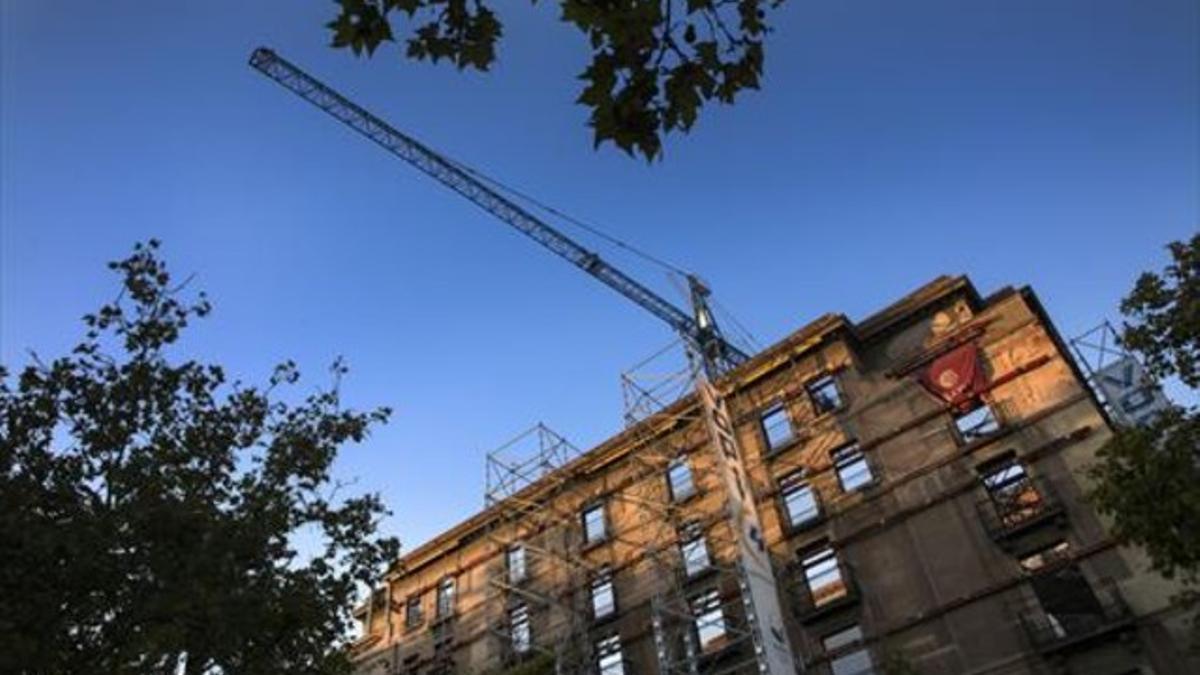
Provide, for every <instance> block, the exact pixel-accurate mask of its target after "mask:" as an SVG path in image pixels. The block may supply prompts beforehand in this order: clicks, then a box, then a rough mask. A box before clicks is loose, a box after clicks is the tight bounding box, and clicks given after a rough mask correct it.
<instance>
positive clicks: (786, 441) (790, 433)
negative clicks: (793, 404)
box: [758, 401, 798, 456]
mask: <svg viewBox="0 0 1200 675" xmlns="http://www.w3.org/2000/svg"><path fill="white" fill-rule="evenodd" d="M775 415H782V416H783V425H784V428H785V429H786V430H787V436H786V437H783V438H780V439H778V440H776V439H774V438H773V437H772V435H771V430H772V429H777V428H779V426H780V425H779V424H771V425H769V424H768V423H767V419H768V418H770V417H774V416H775ZM758 431H759V433H760V434H761V435H762V442H763V447H764V448H766V454H767V455H768V456H769V455H774V454H776V453H779V452H782V451H783V450H784V449H786V448H787V447H788V446H790V445H792V444H793V443H795V442H796V439H797V438H798V434H797V433H796V426H795V422H793V420H792V413H791V411H790V410H788V406H787V403H786V402H784V401H777V402H775V403H772V404H771V405H769V406H767V407H766V408H764V409H763V410H762V412H760V413H759V415H758Z"/></svg>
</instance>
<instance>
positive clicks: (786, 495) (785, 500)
mask: <svg viewBox="0 0 1200 675" xmlns="http://www.w3.org/2000/svg"><path fill="white" fill-rule="evenodd" d="M775 483H776V485H778V487H779V489H778V498H779V508H780V511H781V512H782V515H783V519H782V520H783V522H784V523H785V525H786V529H787V530H788V531H789V532H796V531H799V530H802V529H805V528H807V527H810V526H812V525H813V524H815V523H817V522H819V521H820V520H821V516H822V512H821V494H820V492H818V491H817V487H816V486H815V485H813V483H812V481H811V480H809V479H808V472H807V471H806V470H804V469H796V470H795V471H789V472H788V473H785V474H784V475H782V476H780V477H779V478H778V479H777V480H776V481H775ZM803 492H807V493H808V500H809V501H810V502H811V503H812V509H811V513H810V514H809V515H808V516H807V517H805V518H804V519H802V520H796V518H795V514H793V513H792V508H791V501H790V499H791V497H792V496H793V495H796V494H799V493H803Z"/></svg>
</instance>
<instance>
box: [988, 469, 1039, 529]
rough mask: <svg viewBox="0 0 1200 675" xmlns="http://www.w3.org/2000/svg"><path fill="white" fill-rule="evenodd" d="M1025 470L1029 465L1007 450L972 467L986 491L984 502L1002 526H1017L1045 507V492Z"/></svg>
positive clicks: (1036, 514) (1032, 517)
mask: <svg viewBox="0 0 1200 675" xmlns="http://www.w3.org/2000/svg"><path fill="white" fill-rule="evenodd" d="M1029 469H1030V467H1029V465H1028V464H1026V463H1025V462H1024V461H1023V460H1022V459H1021V458H1020V457H1018V456H1017V455H1016V453H1015V452H1011V451H1010V452H1008V453H1005V454H1004V455H1001V456H999V457H996V458H994V459H992V460H990V461H988V462H986V463H984V464H982V465H980V466H978V467H976V469H975V471H976V473H977V474H978V475H979V482H980V484H981V485H982V486H983V490H984V492H985V493H987V498H988V503H990V504H991V505H992V509H993V510H994V511H995V514H996V516H997V517H998V518H999V519H1000V523H1001V524H1002V525H1003V526H1004V527H1016V526H1019V525H1020V524H1022V523H1024V522H1026V521H1029V520H1031V519H1034V518H1036V517H1037V516H1038V515H1039V514H1041V513H1044V512H1045V510H1046V508H1047V495H1046V494H1045V492H1044V491H1043V490H1042V488H1041V486H1039V485H1038V483H1037V481H1036V480H1035V478H1034V476H1033V475H1032V474H1031V473H1030V471H1029ZM1002 474H1007V475H1002Z"/></svg>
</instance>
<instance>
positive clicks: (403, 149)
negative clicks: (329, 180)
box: [250, 47, 747, 371]
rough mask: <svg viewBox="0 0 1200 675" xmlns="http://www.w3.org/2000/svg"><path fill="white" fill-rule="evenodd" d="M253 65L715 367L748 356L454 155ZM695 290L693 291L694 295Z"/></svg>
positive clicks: (260, 63)
mask: <svg viewBox="0 0 1200 675" xmlns="http://www.w3.org/2000/svg"><path fill="white" fill-rule="evenodd" d="M250 65H251V66H253V67H254V68H255V69H257V70H258V71H260V72H262V73H263V74H264V75H266V76H267V77H269V78H271V79H272V80H275V81H276V82H278V83H279V84H281V85H283V86H284V87H285V88H287V89H288V90H290V91H291V92H293V93H294V94H296V95H297V96H299V97H300V98H303V99H304V100H306V101H308V102H309V103H311V104H313V105H315V106H317V107H318V108H320V109H321V110H324V111H325V112H327V113H329V114H330V115H332V116H333V117H334V118H336V119H338V120H339V121H341V122H342V123H343V124H345V125H346V126H348V127H350V128H351V129H353V130H354V131H357V132H358V133H360V134H362V135H363V136H366V137H367V138H369V139H370V140H372V141H374V142H375V143H376V144H378V145H380V146H381V147H383V148H384V149H385V150H387V151H388V152H391V153H392V154H393V155H396V156H397V157H399V158H400V159H403V160H404V161H406V162H408V163H409V164H412V165H413V166H415V167H416V168H418V169H420V170H421V171H423V172H425V173H427V174H429V175H430V176H432V177H433V178H435V179H437V180H438V181H439V182H441V183H442V184H443V185H445V186H447V187H449V188H450V189H452V190H454V191H455V192H457V193H459V194H460V195H462V196H464V197H466V198H467V199H469V200H471V201H472V202H474V203H475V204H476V205H477V206H479V207H480V208H482V209H483V210H485V211H487V212H488V213H491V214H492V215H494V216H496V217H497V218H499V219H500V220H502V221H504V222H506V223H508V224H509V225H511V226H513V227H514V228H516V229H517V230H519V231H520V232H522V233H523V234H525V235H526V236H528V237H529V238H530V239H533V240H534V241H536V242H537V243H539V244H541V245H542V246H545V247H546V248H548V249H550V250H551V251H552V252H554V253H555V254H557V255H558V256H559V257H562V258H564V259H566V260H567V261H569V262H570V263H572V264H573V265H575V266H576V267H578V268H579V269H581V270H583V271H584V272H587V273H588V274H590V275H592V276H593V277H595V278H597V279H599V280H600V281H601V282H603V283H604V284H605V285H607V286H608V287H610V288H612V289H613V290H615V291H617V292H618V293H620V294H621V295H623V296H625V297H626V298H629V299H630V300H632V301H633V302H635V303H637V304H638V305H640V306H641V307H642V308H644V309H646V310H647V311H649V312H650V313H651V314H653V315H655V316H657V317H658V318H659V319H661V320H662V321H664V322H666V323H667V325H669V326H670V327H671V328H672V329H674V330H675V331H676V332H678V333H679V334H680V335H681V336H682V337H683V338H684V340H686V341H687V342H688V343H689V345H690V346H691V347H692V348H694V349H696V350H698V352H699V353H700V354H702V355H703V356H704V358H705V360H706V361H708V362H710V365H712V366H715V368H714V369H715V370H717V371H724V370H726V369H728V368H730V367H732V366H736V365H737V364H740V363H742V362H744V361H745V360H746V359H747V356H746V355H745V354H744V353H743V352H741V351H740V350H738V349H737V348H736V347H734V346H732V345H730V344H729V343H727V342H725V340H724V339H723V338H722V337H721V336H720V334H719V333H718V332H717V331H716V330H715V326H712V327H709V326H701V325H700V323H698V322H697V321H696V319H694V318H693V317H692V316H690V315H689V314H688V313H687V312H684V311H683V310H681V309H679V308H678V307H676V306H675V305H673V304H671V303H670V302H668V301H667V300H665V299H664V298H662V297H661V296H659V295H658V294H656V293H655V292H653V291H651V290H650V289H648V288H646V287H645V286H643V285H642V284H640V283H638V282H637V281H635V280H634V279H632V278H630V277H629V276H628V275H626V274H625V273H624V272H622V271H621V270H619V269H617V268H616V267H613V266H612V265H610V264H609V263H608V262H606V261H605V260H604V259H602V258H601V257H600V256H599V255H597V254H596V253H594V252H592V251H589V250H588V249H586V248H584V247H583V246H581V245H579V244H578V243H576V242H575V241H574V240H572V239H571V238H570V237H567V236H566V235H564V234H563V233H561V232H559V231H558V230H556V229H555V228H553V227H551V226H550V225H548V224H546V223H545V222H543V221H542V220H540V219H538V218H537V217H535V216H533V215H532V214H530V213H529V212H528V211H526V210H525V209H523V208H521V207H520V206H518V205H517V204H515V203H514V202H513V201H512V200H510V199H508V198H507V197H505V196H504V195H502V194H500V193H498V192H496V191H495V190H493V189H492V188H491V187H489V186H488V185H486V184H484V183H483V182H481V181H480V180H479V179H477V178H475V177H474V176H472V175H471V174H470V173H468V172H467V171H465V170H463V169H462V168H460V167H459V166H458V165H456V164H455V163H454V162H452V161H451V160H449V159H447V158H446V157H443V156H442V155H440V154H438V153H437V152H435V151H434V150H431V149H430V148H429V147H427V146H425V145H424V144H422V143H421V142H420V141H417V140H416V139H414V138H412V137H411V136H408V135H407V134H404V133H402V132H400V131H398V130H396V129H395V128H393V127H392V126H391V125H389V124H388V123H387V122H385V121H383V120H381V119H380V118H378V117H376V116H375V115H372V114H371V113H369V112H367V111H366V110H364V109H363V108H362V107H360V106H359V105H357V104H356V103H354V102H353V101H350V100H349V99H347V98H346V97H345V96H342V95H341V94H339V93H338V92H337V91H335V90H334V89H332V88H331V87H329V86H328V85H326V84H324V83H323V82H321V81H319V80H317V79H316V78H314V77H312V76H311V75H309V74H308V73H306V72H304V71H303V70H301V69H300V68H298V67H297V66H295V65H294V64H292V63H291V62H289V61H287V60H286V59H284V58H282V57H280V56H279V55H278V54H276V53H275V52H273V51H272V50H270V49H266V48H262V47H260V48H258V49H256V50H254V53H253V54H252V55H251V56H250ZM693 288H695V284H694V282H693ZM695 295H696V293H695V292H693V296H695Z"/></svg>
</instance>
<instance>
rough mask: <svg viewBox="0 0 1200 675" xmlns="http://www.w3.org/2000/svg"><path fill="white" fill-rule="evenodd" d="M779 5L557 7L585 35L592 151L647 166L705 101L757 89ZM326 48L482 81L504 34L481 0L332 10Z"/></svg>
mask: <svg viewBox="0 0 1200 675" xmlns="http://www.w3.org/2000/svg"><path fill="white" fill-rule="evenodd" d="M533 2H536V0H533ZM783 2H784V0H559V5H560V7H561V19H562V21H563V22H565V23H568V24H571V25H572V26H574V27H575V28H576V29H577V30H578V31H579V32H580V33H582V34H583V35H584V37H585V38H586V40H587V43H588V45H589V48H590V50H591V63H590V64H589V65H588V66H587V68H585V69H584V70H583V72H582V73H581V74H580V76H579V79H581V80H583V81H584V83H585V84H584V86H583V88H582V91H581V92H580V94H579V97H578V99H577V100H576V102H577V103H580V104H582V105H584V106H587V107H588V108H589V109H590V111H591V115H590V118H589V120H588V125H589V126H590V127H591V128H592V132H593V140H594V143H595V145H596V146H599V145H600V144H602V143H604V142H606V141H611V142H613V143H614V144H616V145H617V147H619V148H621V149H622V150H624V151H626V152H628V153H630V154H633V153H634V152H635V151H636V152H640V153H641V154H642V155H644V156H645V157H646V158H647V159H652V158H654V157H657V156H658V155H659V154H660V153H661V151H662V137H663V136H664V135H665V134H667V133H670V132H672V131H682V132H686V131H688V130H690V129H691V128H692V125H693V124H695V122H696V119H697V117H698V115H699V113H700V109H701V108H702V107H703V106H704V104H705V103H707V102H709V101H713V100H715V101H717V102H720V103H733V102H734V100H735V98H736V97H737V95H738V94H739V93H740V92H742V91H743V90H746V89H757V88H758V86H759V80H760V77H761V76H762V72H763V59H764V51H763V43H764V40H765V38H766V35H767V33H768V32H769V31H770V27H769V26H768V24H767V22H766V17H767V11H768V10H771V9H775V8H777V7H779V6H780V5H781V4H783ZM337 4H338V5H339V10H338V14H337V16H336V18H334V19H333V21H331V22H330V23H329V24H328V27H329V29H330V31H331V32H332V33H333V41H332V44H333V46H334V47H338V48H349V49H351V50H352V51H353V52H354V53H355V54H366V55H368V56H370V55H373V54H374V53H375V50H376V49H377V48H378V47H379V46H380V45H381V44H383V43H384V42H396V41H397V37H396V36H397V35H398V34H401V35H403V36H404V37H403V38H402V39H403V42H404V45H405V47H404V54H405V56H407V57H408V58H412V59H416V60H429V61H432V62H434V63H437V62H439V61H443V60H444V61H447V62H449V63H452V64H454V65H455V66H456V67H457V68H459V69H468V68H470V69H475V70H481V71H485V70H487V69H488V68H489V67H490V66H491V65H492V63H494V62H495V60H496V45H497V43H498V41H499V40H500V38H501V36H502V35H503V25H502V24H501V21H500V18H499V17H498V16H497V15H496V13H495V12H494V11H492V9H491V8H489V7H488V5H487V3H485V2H484V1H483V0H337Z"/></svg>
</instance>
